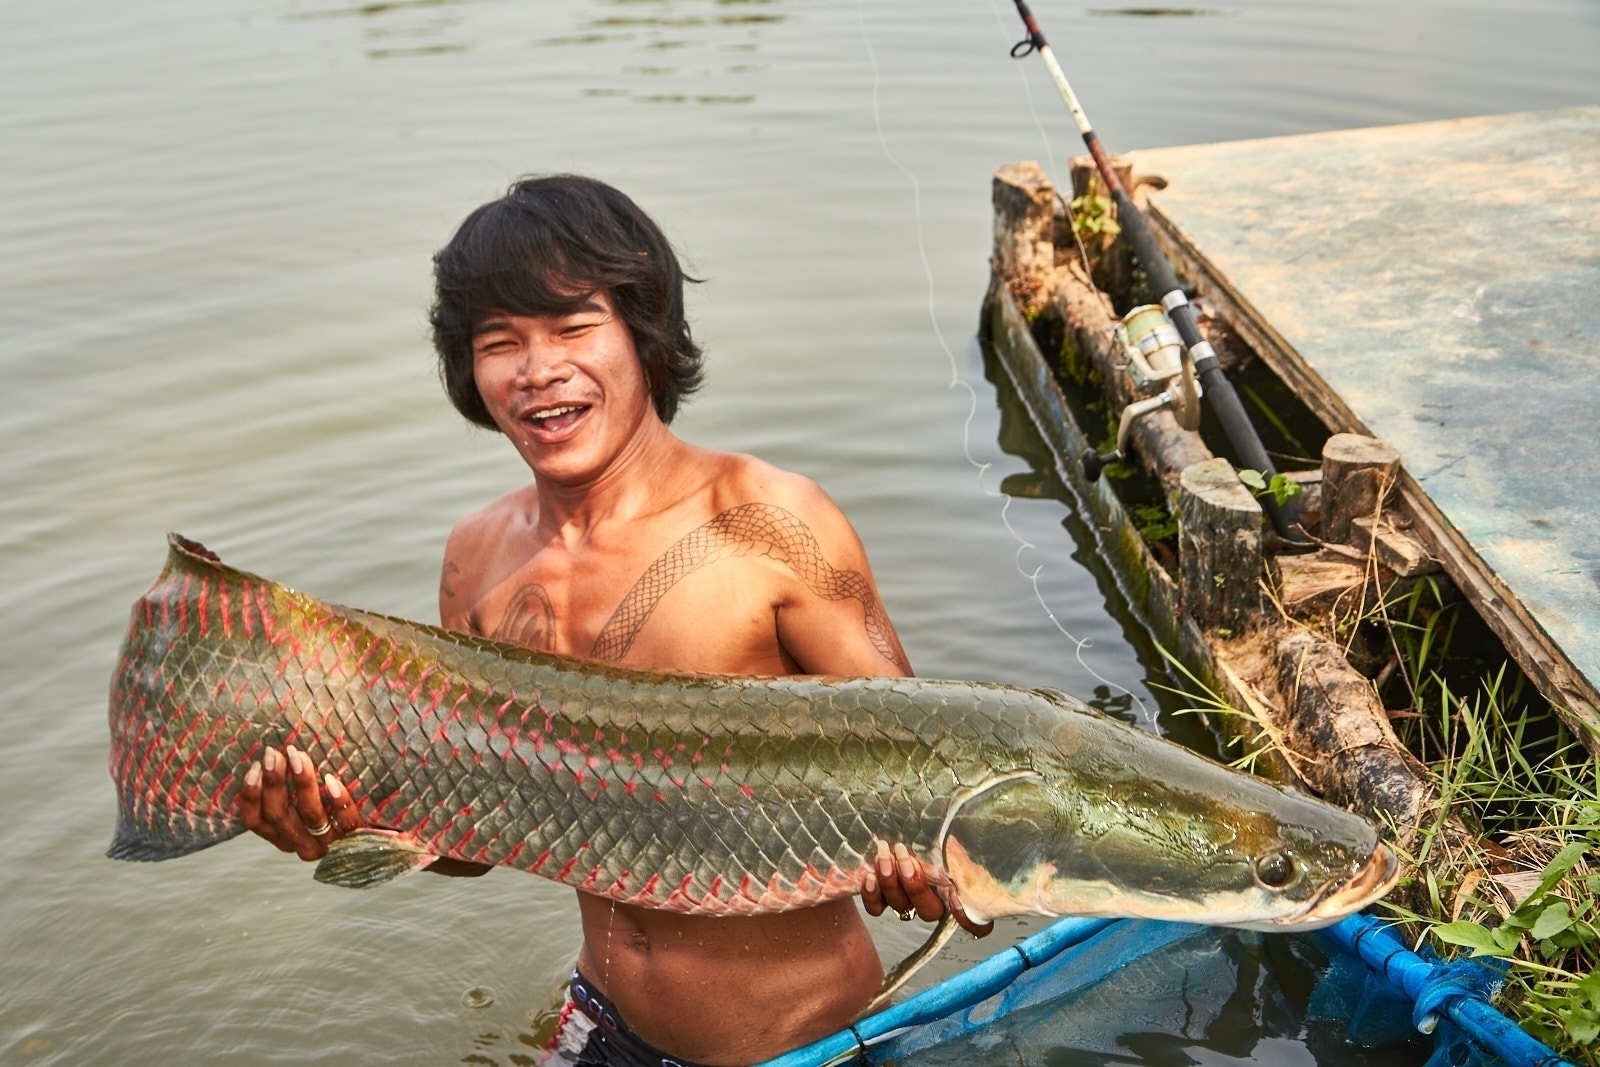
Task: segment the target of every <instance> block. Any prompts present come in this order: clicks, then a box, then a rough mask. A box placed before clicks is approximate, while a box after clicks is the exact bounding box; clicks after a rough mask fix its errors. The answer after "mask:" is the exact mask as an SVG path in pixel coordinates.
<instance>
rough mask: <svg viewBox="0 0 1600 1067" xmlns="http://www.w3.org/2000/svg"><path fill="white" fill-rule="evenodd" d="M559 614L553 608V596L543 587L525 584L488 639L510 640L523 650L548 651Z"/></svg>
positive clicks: (507, 607)
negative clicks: (551, 599)
mask: <svg viewBox="0 0 1600 1067" xmlns="http://www.w3.org/2000/svg"><path fill="white" fill-rule="evenodd" d="M555 621H556V613H555V611H554V609H552V608H551V607H550V596H549V594H548V593H546V592H545V591H544V586H542V585H525V586H523V587H522V588H521V589H518V590H517V592H516V595H514V596H513V597H512V598H511V601H510V602H509V603H508V604H507V605H506V613H505V614H504V615H502V616H500V622H499V625H497V626H496V627H495V628H494V633H492V634H490V635H489V636H490V637H492V638H494V639H495V640H496V641H510V642H511V643H512V644H514V645H521V646H522V647H523V648H536V649H541V650H543V651H546V652H548V651H549V650H550V648H551V645H552V644H553V642H554V640H555Z"/></svg>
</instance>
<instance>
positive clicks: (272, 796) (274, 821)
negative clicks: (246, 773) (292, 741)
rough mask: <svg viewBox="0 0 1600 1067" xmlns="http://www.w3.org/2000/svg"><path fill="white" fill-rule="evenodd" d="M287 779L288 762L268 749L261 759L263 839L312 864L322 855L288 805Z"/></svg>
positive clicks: (288, 775)
mask: <svg viewBox="0 0 1600 1067" xmlns="http://www.w3.org/2000/svg"><path fill="white" fill-rule="evenodd" d="M289 777H290V768H289V760H288V758H287V757H286V756H285V755H284V754H283V753H282V752H279V751H278V750H277V749H275V748H269V749H267V751H266V752H265V753H264V754H263V755H262V757H261V819H262V822H264V823H265V824H266V826H267V827H268V834H267V835H264V836H269V839H270V840H271V841H272V843H273V844H275V845H277V846H278V847H279V848H281V849H283V851H285V852H293V853H294V854H295V855H297V856H299V857H300V858H301V859H303V860H314V859H316V858H317V857H318V856H320V855H321V853H320V852H318V851H317V848H316V842H315V840H314V839H313V838H312V837H311V835H310V834H308V833H306V827H305V824H304V823H303V822H301V821H300V815H299V813H297V812H296V811H295V810H294V808H293V807H292V806H291V804H290V800H289Z"/></svg>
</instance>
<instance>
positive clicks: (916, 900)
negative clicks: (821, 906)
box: [861, 840, 994, 937]
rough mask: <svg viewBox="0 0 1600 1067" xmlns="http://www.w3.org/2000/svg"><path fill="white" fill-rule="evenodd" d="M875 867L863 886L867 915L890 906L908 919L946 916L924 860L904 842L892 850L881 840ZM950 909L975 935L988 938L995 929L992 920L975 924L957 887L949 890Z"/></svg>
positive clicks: (908, 920) (933, 918) (930, 918)
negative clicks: (967, 912) (966, 910)
mask: <svg viewBox="0 0 1600 1067" xmlns="http://www.w3.org/2000/svg"><path fill="white" fill-rule="evenodd" d="M873 866H874V867H875V871H873V872H869V873H868V874H867V878H866V883H865V884H864V885H863V886H862V887H861V904H862V906H863V907H865V908H866V909H867V914H868V915H882V914H883V911H884V909H885V908H889V909H891V910H892V911H894V912H895V913H897V914H898V915H899V916H900V918H902V919H904V920H905V921H907V922H910V921H911V917H912V916H913V915H915V916H916V917H918V918H920V919H921V920H922V921H923V922H930V923H931V922H937V921H938V920H940V919H942V918H944V913H945V903H944V901H943V900H942V899H941V898H940V896H939V894H938V893H937V892H935V891H934V888H933V886H931V885H929V884H928V878H927V874H926V871H925V869H924V865H923V862H922V861H921V860H919V859H917V858H916V857H915V856H913V855H912V854H911V852H910V851H909V850H908V849H907V848H906V846H905V845H902V844H896V845H895V846H894V848H893V850H891V849H890V848H889V843H888V842H887V841H881V840H880V841H879V842H878V854H877V857H876V858H875V860H874V863H873ZM950 908H951V910H953V911H954V912H955V917H956V922H957V923H959V924H960V925H961V928H962V929H963V930H965V931H967V932H968V933H969V934H972V935H973V936H974V937H986V936H988V934H989V932H990V931H991V930H993V929H994V923H993V922H986V923H975V922H973V921H972V920H971V919H969V918H967V915H966V912H964V911H962V910H961V900H960V898H959V897H958V896H957V895H956V893H955V891H954V889H952V890H951V892H950Z"/></svg>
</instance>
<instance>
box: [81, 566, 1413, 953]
mask: <svg viewBox="0 0 1600 1067" xmlns="http://www.w3.org/2000/svg"><path fill="white" fill-rule="evenodd" d="M169 543H170V551H169V554H168V559H167V563H166V566H165V568H164V569H163V571H162V573H161V574H160V575H159V576H158V577H157V579H156V581H155V583H154V584H153V585H152V586H151V588H150V589H149V590H148V591H147V592H146V593H145V594H144V595H143V596H142V597H140V599H139V600H138V601H136V602H135V604H134V607H133V610H132V612H131V615H130V619H129V626H128V630H127V634H126V636H125V638H124V641H123V646H122V650H121V654H120V656H119V658H118V662H117V667H116V669H115V671H114V673H113V677H112V681H111V687H110V700H109V718H110V732H111V752H110V760H109V763H110V769H111V774H112V778H113V779H114V781H115V784H116V787H117V792H118V808H119V816H118V824H117V829H116V833H115V836H114V838H113V842H112V845H111V848H110V849H109V852H108V854H109V855H111V856H113V857H117V858H122V859H134V860H161V859H168V858H171V857H175V856H180V855H184V854H187V853H190V852H194V851H197V850H199V849H203V848H206V847H208V846H210V845H213V844H216V843H217V842H220V841H223V840H226V839H228V838H230V837H234V836H236V835H238V834H240V833H242V832H243V830H244V827H243V825H242V823H241V822H240V820H239V818H238V816H237V814H236V811H235V808H236V798H237V795H238V792H239V789H240V787H241V785H242V781H243V777H244V774H245V771H246V769H247V768H248V767H249V766H250V764H251V763H252V762H253V761H255V760H258V759H260V758H261V756H262V754H263V753H264V751H265V749H266V748H267V747H268V746H273V747H276V748H280V749H281V748H283V747H284V746H286V745H289V744H293V745H295V746H296V747H298V748H299V749H301V750H302V751H304V752H305V753H306V754H307V755H308V756H309V757H310V758H311V759H312V760H313V761H314V763H315V765H317V766H318V767H321V768H324V769H327V770H329V771H331V772H332V773H333V774H335V775H336V776H337V777H338V778H339V779H340V780H341V781H343V782H344V783H345V784H346V785H347V787H348V788H349V790H350V793H351V795H352V796H353V797H354V798H355V800H356V801H357V802H358V803H359V805H360V809H361V811H362V814H363V816H364V818H365V820H366V821H367V823H368V824H369V826H371V827H375V828H381V831H375V832H366V831H358V832H357V833H355V834H351V835H349V836H348V837H346V838H345V839H342V840H341V841H339V842H337V843H336V844H335V845H334V846H333V848H332V849H331V850H330V854H329V856H328V858H327V859H326V860H324V861H323V867H322V868H319V872H318V876H319V877H324V874H325V873H326V875H327V878H328V880H333V881H339V882H340V884H371V883H375V882H377V881H381V880H385V879H387V878H389V877H393V876H396V875H397V874H399V873H404V872H405V871H408V870H411V869H416V868H417V867H418V866H422V865H425V864H426V863H428V862H431V861H432V859H433V858H434V857H439V856H444V857H451V858H455V859H462V860H471V861H475V862H479V863H487V864H495V865H503V866H509V867H514V868H517V869H520V870H524V871H528V872H531V873H533V874H537V875H540V876H543V877H546V878H550V879H553V880H555V881H558V882H561V883H564V884H566V885H570V886H573V887H575V888H578V889H580V890H582V891H585V892H590V893H596V894H600V895H603V896H607V897H611V898H613V899H616V900H621V901H627V902H631V903H635V904H639V905H642V906H646V907H652V908H661V909H667V910H674V911H679V912H685V913H690V914H699V915H736V914H756V913H766V912H775V911H783V910H788V909H791V908H798V907H804V906H807V905H811V904H816V903H820V902H822V901H826V900H833V899H838V898H841V897H846V896H849V895H852V894H855V893H858V892H860V889H861V885H862V880H863V877H864V876H865V875H866V874H867V873H868V871H869V870H870V868H869V857H870V856H871V854H872V853H873V852H874V850H875V847H876V840H877V839H882V840H886V841H890V842H903V843H905V844H906V845H907V847H908V848H910V849H911V851H912V852H913V853H914V854H915V855H917V856H919V857H920V858H922V859H923V860H925V861H926V862H927V863H928V864H929V867H930V877H932V879H933V880H934V882H935V884H936V885H938V886H941V887H944V888H946V889H947V890H948V891H951V892H959V895H960V897H961V900H962V901H963V903H964V905H965V907H966V908H967V911H968V914H969V915H972V916H974V917H975V918H980V919H981V918H982V917H984V916H985V915H987V916H990V917H992V916H994V915H1000V914H1019V913H1026V912H1038V913H1042V914H1101V915H1145V916H1149V917H1156V918H1181V919H1187V920H1190V921H1219V922H1230V923H1233V924H1235V925H1246V926H1252V927H1253V928H1261V929H1266V928H1277V927H1276V926H1274V925H1273V924H1279V925H1281V924H1284V923H1289V922H1293V923H1300V924H1311V925H1322V924H1325V923H1326V922H1328V921H1333V919H1334V918H1337V916H1338V915H1340V914H1344V913H1346V912H1348V911H1350V910H1353V909H1354V908H1355V907H1357V906H1360V904H1363V903H1365V902H1366V901H1368V900H1370V899H1372V897H1373V896H1374V895H1375V894H1376V893H1378V892H1381V891H1382V890H1383V889H1386V888H1387V887H1388V885H1389V884H1391V883H1392V881H1393V877H1394V873H1395V861H1394V857H1393V855H1392V853H1390V852H1389V851H1388V850H1387V849H1386V848H1384V846H1382V845H1381V844H1379V843H1378V842H1377V840H1376V836H1375V834H1374V833H1373V831H1372V829H1371V828H1370V827H1369V826H1367V825H1366V824H1365V823H1362V822H1361V821H1360V820H1358V819H1355V818H1354V817H1353V816H1350V815H1348V814H1347V813H1344V812H1340V811H1337V810H1336V809H1332V808H1329V807H1328V806H1327V805H1324V804H1321V803H1320V802H1317V801H1314V800H1311V799H1309V798H1304V797H1298V796H1288V795H1286V794H1284V793H1282V792H1281V791H1279V790H1276V789H1275V788H1273V787H1271V786H1268V785H1265V784H1263V783H1260V782H1259V781H1256V780H1254V779H1250V778H1247V777H1246V776H1242V775H1239V774H1237V773H1235V772H1232V771H1228V770H1226V769H1224V768H1220V767H1218V766H1216V765H1214V764H1211V763H1209V762H1207V761H1205V760H1202V759H1200V758H1199V757H1197V756H1195V755H1194V754H1192V753H1189V752H1187V751H1185V750H1182V749H1180V748H1178V747H1177V746H1175V745H1171V744H1169V743H1167V742H1164V741H1162V740H1160V739H1158V738H1154V737H1151V736H1150V735H1147V734H1144V733H1141V732H1140V731H1137V730H1134V729H1132V728H1131V727H1128V726H1126V725H1125V724H1122V723H1120V722H1116V721H1115V720H1112V719H1109V718H1107V717H1105V716H1102V715H1099V714H1096V713H1094V712H1092V711H1090V710H1089V709H1087V708H1086V707H1084V706H1083V705H1082V704H1080V703H1078V702H1076V701H1073V700H1072V699H1071V698H1069V697H1067V696H1065V695H1064V694H1060V693H1056V692H1053V691H1032V690H1022V689H1016V688H1012V687H1007V686H1002V685H994V684H987V683H976V682H946V681H931V680H924V679H910V678H843V679H830V678H805V677H801V678H733V677H717V676H701V675H684V674H668V673H652V672H644V671H637V670H629V669H625V668H619V667H615V666H610V665H606V664H601V663H596V662H590V661H582V660H575V659H570V658H567V657H562V656H557V655H553V654H550V653H545V652H537V651H532V650H529V649H524V648H519V647H517V646H513V645H508V644H503V643H500V642H495V641H491V640H488V639H485V638H480V637H474V636H471V635H468V634H462V633H455V632H452V631H448V630H444V629H441V628H439V627H434V626H427V625H423V624H419V623H414V622H408V621H406V620H403V619H397V618H393V617H389V616H384V615H378V614H373V613H369V612H364V611H359V610H356V609H352V608H345V607H339V606H337V605H332V604H328V603H325V602H323V601H320V600H317V599H315V598H313V597H310V596H306V595H304V594H301V593H297V592H295V591H293V590H291V589H288V588H286V587H284V586H281V585H278V584H276V583H274V582H270V581H267V580H266V579H263V578H260V577H257V576H255V575H251V574H247V573H245V572H243V571H239V570H236V569H234V568H232V567H229V566H226V565H225V564H223V563H222V562H221V560H219V559H218V558H217V557H216V556H215V555H213V554H212V553H210V552H208V551H207V550H206V549H204V548H203V547H202V546H200V545H198V544H195V543H193V542H190V541H186V540H184V539H183V538H180V537H178V536H176V535H173V536H171V537H170V538H169ZM396 857H399V858H398V859H397V858H396ZM336 860H337V861H338V862H337V863H334V862H333V861H336ZM1264 861H1270V870H1272V871H1273V872H1276V873H1274V875H1273V878H1272V880H1271V884H1267V883H1265V882H1264V881H1263V878H1262V877H1261V876H1260V875H1259V874H1258V871H1259V870H1261V869H1267V868H1262V867H1261V866H1260V864H1262V863H1263V862H1264ZM330 863H332V864H333V866H332V867H330ZM340 864H344V865H345V866H343V867H341V866H339V865H340ZM325 869H326V872H325ZM1285 870H1289V871H1290V872H1291V873H1293V874H1294V877H1293V878H1289V877H1287V876H1284V875H1283V872H1284V871H1285ZM1301 872H1304V874H1305V877H1303V878H1302V877H1300V873H1301Z"/></svg>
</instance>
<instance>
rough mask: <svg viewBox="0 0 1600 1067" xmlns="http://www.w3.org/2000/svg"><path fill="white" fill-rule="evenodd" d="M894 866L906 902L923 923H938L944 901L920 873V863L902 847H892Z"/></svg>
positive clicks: (942, 916) (942, 914)
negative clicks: (898, 875)
mask: <svg viewBox="0 0 1600 1067" xmlns="http://www.w3.org/2000/svg"><path fill="white" fill-rule="evenodd" d="M894 859H895V866H896V867H897V868H898V870H899V873H900V889H901V891H902V892H904V893H905V895H906V900H907V901H908V902H909V903H910V905H911V907H912V908H913V909H914V910H915V911H916V913H917V917H918V918H920V919H921V920H922V921H923V922H928V923H932V922H938V921H939V920H940V919H942V918H944V901H943V900H940V899H939V894H938V893H935V892H934V891H933V887H932V886H930V885H929V884H928V879H927V878H926V877H924V875H923V873H922V861H921V860H919V859H917V858H916V857H915V856H913V855H912V854H911V851H910V850H909V849H907V848H906V846H904V845H895V846H894Z"/></svg>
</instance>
